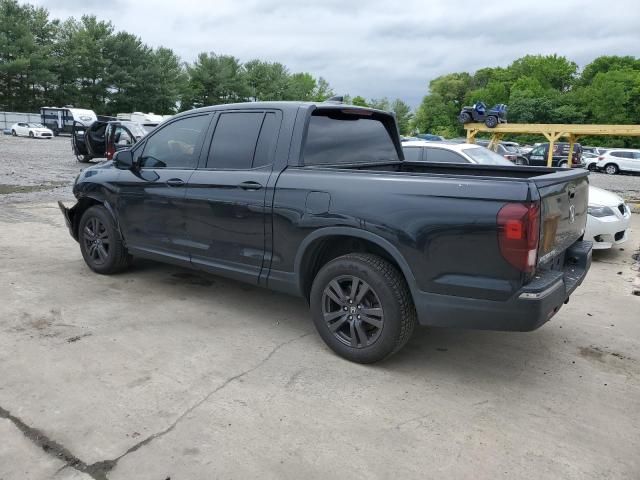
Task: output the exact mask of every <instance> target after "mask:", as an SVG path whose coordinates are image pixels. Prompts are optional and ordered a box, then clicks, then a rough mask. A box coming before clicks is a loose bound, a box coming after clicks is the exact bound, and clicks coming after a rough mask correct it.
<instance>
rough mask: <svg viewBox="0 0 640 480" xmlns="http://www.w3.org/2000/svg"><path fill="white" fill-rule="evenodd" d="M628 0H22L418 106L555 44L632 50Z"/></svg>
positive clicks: (186, 55) (636, 21)
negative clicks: (449, 78)
mask: <svg viewBox="0 0 640 480" xmlns="http://www.w3.org/2000/svg"><path fill="white" fill-rule="evenodd" d="M637 2H638V0H608V1H602V0H599V1H594V0H582V1H578V0H536V1H519V0H510V1H501V2H497V1H491V0H485V1H484V2H479V1H476V2H472V1H467V0H464V1H463V0H449V1H440V0H437V1H425V0H422V1H420V0H405V1H397V2H392V1H389V0H386V1H385V0H367V1H364V0H362V1H361V0H320V1H314V0H313V1H312V0H235V1H234V0H209V1H197V0H178V1H176V0H172V1H166V0H135V1H127V0H107V1H105V0H31V1H29V2H23V3H31V4H33V5H37V6H42V7H45V8H47V9H48V10H49V12H50V14H51V17H52V18H61V19H64V18H67V17H70V16H74V17H80V16H81V15H84V14H92V15H96V16H97V17H98V18H99V19H101V20H110V21H111V22H112V23H113V24H114V26H115V28H116V30H125V31H127V32H129V33H133V34H136V35H138V36H139V37H141V38H142V40H143V41H144V42H145V43H147V44H148V45H150V46H152V47H157V46H165V47H168V48H171V49H173V50H174V51H175V52H176V53H177V54H178V55H180V56H181V57H182V59H183V60H185V61H193V60H194V59H195V58H196V56H197V55H198V53H200V52H215V53H217V54H227V55H234V56H235V57H237V58H239V59H240V60H241V61H243V62H245V61H248V60H251V59H254V58H259V59H261V60H268V61H277V62H281V63H283V64H285V65H286V66H287V67H288V68H289V70H290V71H291V72H292V73H294V72H299V71H306V72H309V73H311V74H312V75H314V76H316V77H317V76H322V77H324V78H326V79H327V80H328V81H329V83H330V84H331V86H332V87H333V89H334V91H335V93H336V94H350V95H352V96H355V95H361V96H363V97H365V98H381V97H388V98H391V99H393V98H401V99H403V100H404V101H406V102H407V103H409V104H410V105H411V106H412V107H415V106H417V105H418V104H419V103H420V101H421V99H422V97H423V96H424V95H425V94H426V93H427V92H428V85H429V81H430V80H432V79H434V78H436V77H438V76H439V75H443V74H447V73H452V72H458V71H467V72H470V73H472V72H474V71H475V70H477V69H479V68H483V67H489V66H491V67H493V66H506V65H509V64H510V63H511V62H512V61H513V60H515V59H517V58H519V57H522V56H524V55H527V54H554V53H556V54H558V55H564V56H566V57H568V58H569V59H571V60H573V61H575V62H577V63H578V65H580V66H581V67H583V66H585V65H586V64H588V63H589V62H590V61H591V60H593V59H594V58H596V57H598V56H600V55H634V56H638V55H640V7H638V3H637Z"/></svg>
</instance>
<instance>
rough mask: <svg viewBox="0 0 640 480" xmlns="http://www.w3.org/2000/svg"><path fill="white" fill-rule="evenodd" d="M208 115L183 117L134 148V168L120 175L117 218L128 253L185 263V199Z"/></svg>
mask: <svg viewBox="0 0 640 480" xmlns="http://www.w3.org/2000/svg"><path fill="white" fill-rule="evenodd" d="M210 120H211V115H210V114H201V115H193V116H189V117H181V118H178V119H176V120H175V121H173V122H170V123H168V124H167V125H165V126H163V127H162V128H160V129H158V130H157V131H154V132H153V133H152V134H151V135H150V136H149V137H148V138H147V139H146V140H145V142H144V143H143V144H140V145H139V147H138V148H136V149H134V154H133V156H134V162H135V163H136V164H137V165H139V167H138V168H135V169H133V170H123V171H122V172H121V173H120V175H119V177H118V182H117V183H118V185H117V188H118V189H119V195H118V202H119V203H118V206H117V210H118V218H119V221H120V226H121V228H122V231H123V235H124V238H125V241H126V243H127V247H128V248H129V249H130V250H131V252H132V253H134V254H135V253H136V252H137V253H139V254H140V253H147V254H149V255H159V256H162V257H164V259H165V260H169V261H170V260H171V259H174V260H175V261H176V262H188V261H189V255H188V253H187V252H186V251H185V244H186V243H187V235H186V229H185V216H184V207H185V204H184V197H185V192H186V187H187V183H188V181H189V178H190V177H191V175H192V174H193V172H194V169H195V168H196V166H197V164H198V159H199V157H200V152H201V148H202V143H203V138H204V136H205V132H206V131H207V128H208V127H209V122H210Z"/></svg>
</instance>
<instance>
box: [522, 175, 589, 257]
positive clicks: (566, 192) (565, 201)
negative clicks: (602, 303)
mask: <svg viewBox="0 0 640 480" xmlns="http://www.w3.org/2000/svg"><path fill="white" fill-rule="evenodd" d="M588 176H589V172H587V171H586V170H558V171H556V172H554V173H551V174H548V175H542V176H540V177H534V178H533V179H532V180H533V182H534V183H535V185H536V187H537V188H538V192H539V194H540V204H541V218H540V219H541V222H540V223H541V237H540V247H539V250H538V259H539V260H538V263H539V264H545V263H548V262H549V261H552V260H553V259H554V258H555V257H557V256H558V255H559V254H561V253H562V252H564V251H565V250H566V249H567V248H569V247H570V246H571V245H572V244H573V243H574V242H575V241H576V240H578V239H579V238H580V237H582V235H583V234H584V229H585V225H586V224H587V206H588V201H589V180H588Z"/></svg>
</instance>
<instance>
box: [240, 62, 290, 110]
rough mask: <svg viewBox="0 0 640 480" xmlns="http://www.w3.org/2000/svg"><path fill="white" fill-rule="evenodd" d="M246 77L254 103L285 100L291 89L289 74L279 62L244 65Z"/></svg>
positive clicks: (248, 63)
mask: <svg viewBox="0 0 640 480" xmlns="http://www.w3.org/2000/svg"><path fill="white" fill-rule="evenodd" d="M244 77H245V81H246V84H247V86H248V94H249V95H248V96H249V97H250V98H251V99H253V100H254V101H261V100H262V101H269V100H284V98H285V96H286V94H287V89H288V88H289V72H288V70H287V69H286V67H285V66H284V65H282V64H281V63H277V62H275V63H270V62H263V61H261V60H251V61H250V62H247V63H245V64H244Z"/></svg>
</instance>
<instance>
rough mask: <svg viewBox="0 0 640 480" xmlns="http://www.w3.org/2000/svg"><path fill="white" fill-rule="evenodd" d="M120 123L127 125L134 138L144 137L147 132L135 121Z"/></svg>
mask: <svg viewBox="0 0 640 480" xmlns="http://www.w3.org/2000/svg"><path fill="white" fill-rule="evenodd" d="M122 125H124V126H125V127H127V128H128V129H129V131H131V133H132V134H133V135H134V136H135V137H136V138H141V137H144V136H145V135H146V134H147V131H146V130H145V129H144V128H142V125H140V124H139V123H136V122H122Z"/></svg>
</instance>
